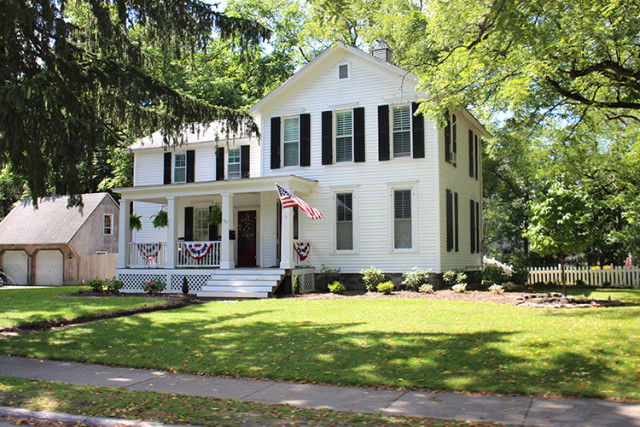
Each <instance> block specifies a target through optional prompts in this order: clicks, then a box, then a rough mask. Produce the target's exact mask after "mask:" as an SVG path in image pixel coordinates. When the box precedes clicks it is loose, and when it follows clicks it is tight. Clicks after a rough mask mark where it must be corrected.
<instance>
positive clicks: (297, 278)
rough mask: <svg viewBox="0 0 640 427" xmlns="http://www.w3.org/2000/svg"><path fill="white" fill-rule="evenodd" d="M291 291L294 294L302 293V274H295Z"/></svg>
mask: <svg viewBox="0 0 640 427" xmlns="http://www.w3.org/2000/svg"><path fill="white" fill-rule="evenodd" d="M291 291H292V292H293V293H294V294H299V293H300V275H299V274H296V275H295V276H293V285H291Z"/></svg>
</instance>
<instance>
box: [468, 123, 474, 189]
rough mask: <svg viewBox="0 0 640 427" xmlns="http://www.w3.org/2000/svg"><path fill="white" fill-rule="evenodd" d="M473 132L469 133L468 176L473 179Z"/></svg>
mask: <svg viewBox="0 0 640 427" xmlns="http://www.w3.org/2000/svg"><path fill="white" fill-rule="evenodd" d="M473 162H474V160H473V131H469V176H470V177H471V178H473Z"/></svg>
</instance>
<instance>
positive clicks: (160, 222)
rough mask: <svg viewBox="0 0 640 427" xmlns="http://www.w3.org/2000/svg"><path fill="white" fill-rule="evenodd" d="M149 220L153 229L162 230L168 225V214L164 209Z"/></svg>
mask: <svg viewBox="0 0 640 427" xmlns="http://www.w3.org/2000/svg"><path fill="white" fill-rule="evenodd" d="M151 219H152V220H153V227H154V228H164V227H166V226H167V225H169V214H167V211H165V210H164V209H162V210H161V211H160V212H158V213H157V214H155V215H152V216H151Z"/></svg>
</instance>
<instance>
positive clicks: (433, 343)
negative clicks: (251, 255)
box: [0, 291, 640, 400]
mask: <svg viewBox="0 0 640 427" xmlns="http://www.w3.org/2000/svg"><path fill="white" fill-rule="evenodd" d="M627 292H631V293H632V294H634V295H636V294H637V292H638V291H627ZM638 319H640V306H627V307H619V308H606V309H605V308H589V309H580V310H568V309H563V310H551V309H536V308H524V307H515V306H508V305H496V304H489V303H472V302H459V301H441V300H427V299H374V300H370V299H357V298H354V299H339V300H320V301H318V300H293V299H291V300H286V299H284V300H282V299H281V300H278V299H270V300H257V301H243V302H236V303H222V302H211V303H207V304H203V305H199V306H190V307H186V308H183V309H179V310H172V311H169V312H156V313H148V314H143V315H137V316H132V317H127V318H119V319H112V320H108V321H104V322H99V323H93V324H86V325H82V326H78V327H74V328H70V329H64V330H56V331H49V332H40V333H35V334H30V335H24V336H20V337H10V338H7V339H4V340H0V352H3V353H7V354H13V355H24V356H34V357H46V358H55V359H65V360H78V361H90V362H96V363H105V364H112V365H121V366H135V367H148V368H159V369H166V370H171V371H181V372H192V373H202V374H212V375H230V376H243V377H253V378H272V379H283V380H293V381H306V382H321V383H331V384H342V385H361V386H388V387H397V388H409V389H420V388H424V389H429V390H458V391H477V392H483V391H485V392H494V393H515V394H527V395H564V396H588V397H603V398H627V399H633V400H639V399H640V347H639V346H638V345H637V343H638V342H640V321H639V320H638Z"/></svg>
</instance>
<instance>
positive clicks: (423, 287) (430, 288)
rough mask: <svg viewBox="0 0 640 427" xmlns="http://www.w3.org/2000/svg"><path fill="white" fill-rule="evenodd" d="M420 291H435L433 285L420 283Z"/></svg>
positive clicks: (428, 292)
mask: <svg viewBox="0 0 640 427" xmlns="http://www.w3.org/2000/svg"><path fill="white" fill-rule="evenodd" d="M418 292H420V293H423V294H432V293H434V292H435V291H434V290H433V285H429V284H428V285H420V287H419V288H418Z"/></svg>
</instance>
